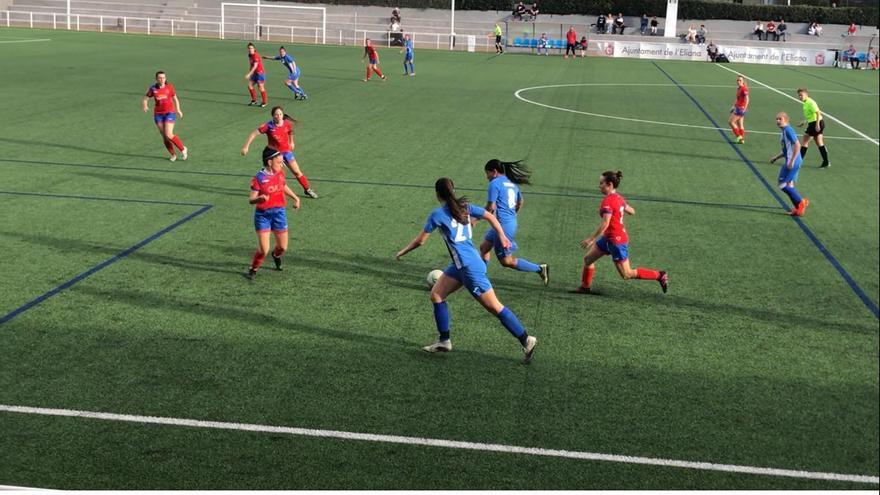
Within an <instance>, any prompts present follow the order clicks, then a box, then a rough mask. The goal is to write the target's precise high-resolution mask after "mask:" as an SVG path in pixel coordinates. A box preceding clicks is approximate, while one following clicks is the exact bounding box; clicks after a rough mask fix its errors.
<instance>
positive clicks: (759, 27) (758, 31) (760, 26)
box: [752, 19, 764, 40]
mask: <svg viewBox="0 0 880 495" xmlns="http://www.w3.org/2000/svg"><path fill="white" fill-rule="evenodd" d="M752 34H754V35H755V36H757V37H758V39H759V40H762V39H764V23H763V22H761V20H760V19H759V20H757V21H755V30H754V31H752Z"/></svg>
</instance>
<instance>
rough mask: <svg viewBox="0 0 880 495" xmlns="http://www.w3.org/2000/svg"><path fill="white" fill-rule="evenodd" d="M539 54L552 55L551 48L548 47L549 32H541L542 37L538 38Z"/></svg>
mask: <svg viewBox="0 0 880 495" xmlns="http://www.w3.org/2000/svg"><path fill="white" fill-rule="evenodd" d="M541 52H544V53H541ZM538 55H550V50H549V49H548V48H547V33H541V38H540V39H538Z"/></svg>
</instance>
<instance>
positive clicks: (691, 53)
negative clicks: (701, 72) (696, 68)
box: [613, 41, 708, 60]
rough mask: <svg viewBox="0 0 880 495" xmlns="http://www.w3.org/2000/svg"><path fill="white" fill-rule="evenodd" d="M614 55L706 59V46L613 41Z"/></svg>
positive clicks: (668, 58)
mask: <svg viewBox="0 0 880 495" xmlns="http://www.w3.org/2000/svg"><path fill="white" fill-rule="evenodd" d="M613 51H614V56H615V57H626V58H651V59H661V60H707V59H708V57H707V56H706V48H705V47H703V46H701V45H691V44H689V43H688V44H685V43H639V42H620V41H616V42H614V48H613Z"/></svg>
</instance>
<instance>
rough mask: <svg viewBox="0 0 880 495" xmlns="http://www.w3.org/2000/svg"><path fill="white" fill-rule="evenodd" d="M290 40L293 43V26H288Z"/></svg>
mask: <svg viewBox="0 0 880 495" xmlns="http://www.w3.org/2000/svg"><path fill="white" fill-rule="evenodd" d="M290 42H291V43H293V26H290Z"/></svg>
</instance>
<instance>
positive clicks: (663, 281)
mask: <svg viewBox="0 0 880 495" xmlns="http://www.w3.org/2000/svg"><path fill="white" fill-rule="evenodd" d="M657 281H658V282H660V288H661V289H663V293H664V294H666V291H667V290H669V275H667V274H666V272H663V271H661V272H660V278H658V279H657Z"/></svg>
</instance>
